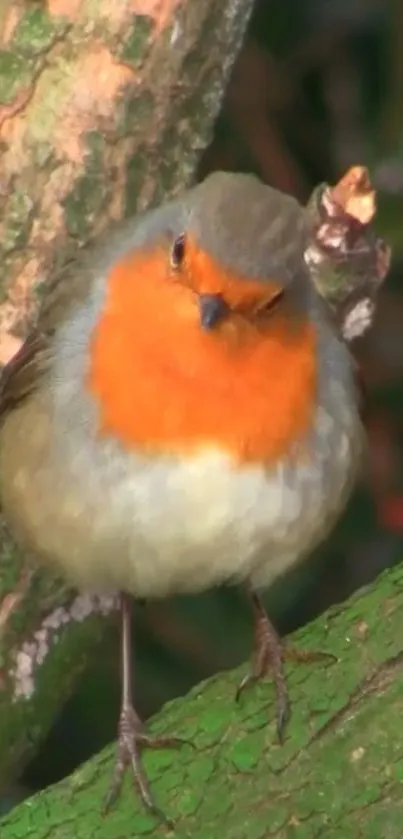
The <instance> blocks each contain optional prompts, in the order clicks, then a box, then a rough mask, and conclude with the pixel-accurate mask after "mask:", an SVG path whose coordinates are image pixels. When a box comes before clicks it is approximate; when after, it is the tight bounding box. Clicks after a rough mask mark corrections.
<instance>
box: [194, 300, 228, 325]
mask: <svg viewBox="0 0 403 839" xmlns="http://www.w3.org/2000/svg"><path fill="white" fill-rule="evenodd" d="M199 309H200V323H201V325H202V327H203V329H205V330H206V331H207V330H210V329H214V327H215V326H217V324H218V323H219V322H220V321H221V320H222V319H223V318H224V317H225V316H226V315H227V314H228V312H229V308H228V305H227V303H226V302H225V300H224V299H223V298H222V297H221V295H219V294H201V295H200V296H199Z"/></svg>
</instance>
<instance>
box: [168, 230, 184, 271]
mask: <svg viewBox="0 0 403 839" xmlns="http://www.w3.org/2000/svg"><path fill="white" fill-rule="evenodd" d="M184 256H185V234H184V233H181V235H180V236H178V238H177V239H175V241H174V243H173V245H172V250H171V265H172V268H179V266H180V265H181V263H182V262H183V258H184Z"/></svg>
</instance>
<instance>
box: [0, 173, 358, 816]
mask: <svg viewBox="0 0 403 839" xmlns="http://www.w3.org/2000/svg"><path fill="white" fill-rule="evenodd" d="M308 236H309V225H308V222H307V214H306V211H305V209H304V208H303V207H302V205H301V204H299V202H298V201H297V200H296V199H295V198H293V197H292V196H290V195H286V194H283V193H281V192H279V191H277V190H275V189H273V188H272V187H270V186H268V185H267V184H265V183H263V182H261V181H260V180H259V178H257V177H256V176H254V175H251V174H244V173H232V172H213V173H212V174H210V175H208V176H207V178H206V179H205V180H203V181H202V182H201V183H198V184H196V185H195V186H192V187H191V188H189V189H187V190H186V191H185V192H183V193H182V194H180V195H178V196H177V197H175V198H172V199H171V200H169V201H167V202H165V203H163V204H162V205H161V206H159V207H157V208H154V209H151V210H149V211H147V212H145V213H143V214H139V215H138V216H137V217H135V218H133V219H129V220H128V221H125V222H123V223H121V224H120V225H118V227H117V228H116V229H115V230H114V231H109V232H107V233H105V234H104V235H103V237H102V241H101V242H98V243H97V244H96V245H95V246H93V247H92V248H91V249H90V250H89V251H86V252H85V253H84V254H79V255H78V258H77V259H76V260H74V262H73V263H72V264H70V265H69V266H68V267H67V268H66V269H64V270H62V271H60V272H59V273H58V274H57V275H56V276H55V278H54V279H53V281H51V283H50V284H49V286H48V289H47V293H46V296H45V297H44V300H43V303H42V308H41V310H40V313H39V316H38V319H37V323H36V325H35V326H34V327H33V328H32V329H31V331H30V333H29V334H28V337H27V338H26V340H25V342H24V343H23V345H22V347H21V348H20V350H19V351H18V352H17V353H16V355H15V356H14V358H12V359H11V361H10V362H9V363H8V364H7V365H6V367H5V368H4V369H3V372H2V377H1V380H0V500H1V506H2V510H3V512H4V515H5V518H6V521H7V522H8V525H9V527H10V529H11V531H12V533H13V535H14V538H15V540H16V542H17V544H18V545H20V546H21V548H22V549H23V550H25V551H26V552H27V553H29V555H30V556H32V557H34V558H35V560H36V561H38V562H39V563H42V564H44V565H48V566H49V567H51V568H53V569H54V570H57V571H58V572H60V574H61V575H63V576H64V577H65V578H66V579H68V580H70V581H71V582H72V583H73V584H74V585H75V586H76V587H77V588H79V589H81V590H88V589H91V590H94V589H95V590H97V591H108V592H117V593H119V596H120V603H121V638H122V641H121V655H122V671H123V675H122V703H121V710H120V717H119V724H118V743H117V755H116V764H115V768H114V774H113V778H112V783H111V788H110V792H109V795H108V799H107V806H108V807H109V806H110V805H111V803H112V802H113V801H115V800H116V798H117V797H118V795H119V793H120V789H121V784H122V779H123V776H124V774H125V772H126V770H127V769H129V770H131V771H132V772H133V774H134V778H135V780H136V783H137V789H138V792H139V794H140V796H141V799H142V801H143V802H144V805H145V806H146V807H147V808H148V809H150V810H152V811H153V812H155V813H159V814H160V815H161V811H160V810H159V808H158V806H157V804H156V802H155V800H154V797H153V793H152V790H151V788H150V785H149V782H148V779H147V777H146V773H145V771H144V768H143V765H142V752H143V749H144V748H146V747H158V746H161V747H165V746H176V745H178V744H180V742H181V741H180V738H178V737H176V736H172V737H152V736H151V734H149V733H147V729H146V727H145V725H144V724H143V722H142V721H141V720H140V718H139V716H138V714H137V712H136V710H135V702H134V698H133V695H132V670H133V661H132V648H131V646H132V640H131V634H130V621H131V614H132V608H133V601H135V600H136V599H138V600H146V601H147V600H150V599H158V598H165V597H168V596H170V595H173V594H176V595H177V594H189V593H198V592H202V591H204V590H207V589H210V588H212V587H216V586H221V585H223V584H227V585H239V586H241V587H243V588H244V590H245V592H246V593H247V596H248V598H249V599H250V601H251V604H252V608H253V615H254V624H255V649H254V656H253V659H252V665H251V670H250V672H249V673H248V675H247V676H246V677H245V679H244V680H243V682H242V683H241V685H240V687H239V691H238V695H239V694H240V692H241V691H242V690H243V689H244V688H245V687H246V686H247V685H248V684H250V683H252V682H254V681H257V680H259V679H261V678H264V677H266V676H268V675H270V674H271V675H272V677H273V679H274V684H275V689H276V714H277V727H278V732H279V736H282V734H283V731H284V727H285V725H286V723H287V722H288V718H289V714H290V703H289V698H288V691H287V685H286V680H285V675H284V667H283V662H284V655H285V654H284V647H283V645H282V642H281V640H280V638H279V636H278V634H277V632H276V629H275V627H274V626H273V624H272V623H271V621H270V618H269V616H268V614H267V612H266V611H265V608H264V605H263V602H262V598H261V593H262V591H263V590H264V589H265V588H268V587H270V586H271V585H272V584H273V582H274V581H275V580H277V579H278V578H279V577H281V576H284V575H286V573H287V571H289V570H290V569H291V568H293V567H295V566H296V565H297V564H299V563H300V562H302V561H303V560H304V558H305V557H307V556H308V554H309V553H310V552H311V551H312V550H313V549H314V548H315V547H316V546H317V545H319V544H320V543H321V542H322V541H323V540H324V539H325V537H326V536H327V534H328V533H329V531H330V530H331V528H332V527H333V526H334V524H335V523H336V521H337V519H338V517H339V516H340V515H341V513H342V511H343V509H344V507H345V506H346V504H347V501H348V498H349V495H350V493H351V491H352V488H353V486H354V483H355V481H356V479H357V476H358V474H359V471H360V468H361V464H362V460H363V453H364V450H365V435H364V430H363V426H362V422H361V418H360V410H359V396H358V392H357V382H356V376H355V365H354V362H353V359H352V355H351V352H350V349H349V347H348V346H347V344H346V343H345V341H344V340H343V337H342V336H341V334H339V332H338V330H337V327H336V325H335V324H334V322H333V321H332V319H331V318H330V316H329V312H328V310H327V307H326V303H325V301H324V300H323V299H322V298H321V297H320V295H319V293H318V291H317V290H316V288H315V286H314V284H313V282H312V281H311V278H310V275H309V270H308V268H307V265H306V263H305V261H304V253H305V250H306V246H307V240H308Z"/></svg>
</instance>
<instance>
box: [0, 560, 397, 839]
mask: <svg viewBox="0 0 403 839" xmlns="http://www.w3.org/2000/svg"><path fill="white" fill-rule="evenodd" d="M402 639H403V569H402V568H397V569H394V570H393V571H389V572H387V573H385V574H383V575H382V576H381V577H380V578H379V579H378V580H377V582H376V583H375V584H374V585H372V586H371V587H369V588H368V589H366V590H364V591H362V592H361V593H358V594H357V595H355V596H354V597H353V598H352V599H351V600H349V601H348V602H347V603H345V604H343V605H341V606H337V607H335V608H333V609H331V610H330V611H329V612H328V613H327V614H325V615H323V616H322V617H320V618H319V619H318V620H316V621H315V622H314V623H312V624H311V625H309V626H307V627H305V628H304V629H303V630H302V631H300V632H299V633H298V634H297V635H296V636H295V638H293V642H294V641H296V646H298V648H305V649H310V650H323V651H326V652H330V653H333V654H334V655H335V656H336V657H337V661H335V662H334V663H333V662H331V663H329V664H326V665H325V664H324V662H323V661H318V662H317V663H315V664H309V665H302V664H297V665H293V666H292V667H287V672H288V683H289V689H290V696H291V701H292V718H291V723H290V725H289V729H288V733H287V737H286V740H285V743H284V745H283V746H279V745H278V743H277V742H276V735H275V727H274V715H273V703H274V693H273V688H272V686H271V685H270V684H269V683H267V682H266V683H264V684H261V685H259V687H257V688H255V689H251V690H250V692H249V693H248V694H245V696H244V697H243V700H242V701H241V703H240V704H239V705H236V704H235V702H234V692H235V686H236V685H237V683H238V682H239V679H240V678H241V676H242V675H243V673H244V672H245V669H244V668H240V669H239V670H236V671H233V672H229V673H224V674H221V675H219V676H217V677H216V678H213V679H210V680H209V681H207V682H205V683H204V684H201V685H199V686H198V687H197V688H195V689H193V690H192V691H191V692H190V693H189V695H188V696H187V697H185V698H184V699H179V700H176V701H174V702H171V703H169V704H168V705H166V707H165V708H164V709H163V711H162V712H161V713H160V714H159V715H158V716H157V717H156V718H155V719H154V721H153V723H152V726H151V727H152V729H153V730H154V731H156V732H157V731H158V732H167V733H172V734H175V735H177V736H180V737H184V738H189V739H192V740H193V742H194V745H195V747H196V748H195V749H192V748H191V747H190V746H184V747H182V750H181V751H175V752H168V751H167V752H150V753H147V755H146V756H145V765H146V768H147V771H148V775H149V778H150V780H151V781H152V784H153V789H154V792H155V794H156V797H157V799H158V803H159V805H160V806H161V807H162V808H163V810H164V811H165V813H166V814H167V815H168V816H170V817H171V818H172V819H174V821H175V832H174V835H175V837H178V838H179V837H180V839H185V837H189V839H190V837H191V839H196V837H211V836H214V837H215V836H217V837H218V836H222V837H231V839H252V837H253V839H266V837H269V836H270V837H276V839H292V838H293V837H294V836H295V837H297V839H301V837H303V839H319V837H326V839H350V837H351V839H358V837H365V839H371V837H374V839H375V837H376V839H379V837H380V836H381V837H382V839H400V836H401V829H402V819H403V796H402V777H403V761H402V754H403V734H402V724H401V720H402V698H403V640H402ZM113 756H114V749H113V748H112V747H110V748H107V749H105V751H103V752H102V753H101V754H100V755H98V756H97V757H95V758H93V759H92V760H91V761H89V762H88V763H87V764H85V765H83V766H82V767H81V768H80V769H78V770H77V771H76V772H75V773H74V774H73V775H72V776H71V777H70V778H67V779H66V780H64V781H63V782H61V783H59V784H58V785H56V786H55V787H53V788H49V789H48V790H45V791H44V792H42V793H40V794H38V795H37V796H35V797H34V798H33V799H31V800H28V801H26V802H24V803H23V804H21V805H19V806H18V807H17V808H16V809H15V810H14V811H13V812H12V813H10V814H9V816H8V817H6V818H5V819H4V820H3V821H2V822H1V823H0V832H1V837H2V839H17V837H18V838H19V837H31V836H32V839H123V837H129V836H142V835H149V834H152V835H154V833H153V831H154V830H156V824H157V823H156V821H155V820H154V819H153V818H152V817H151V816H149V815H148V814H146V813H145V812H144V810H143V809H142V807H141V805H140V804H139V802H138V799H137V797H136V796H135V795H134V794H133V790H132V787H131V784H129V783H127V784H126V785H125V788H124V790H123V793H122V797H121V799H120V801H119V802H118V803H117V804H116V805H115V809H114V810H113V811H112V812H111V813H110V814H109V815H108V816H107V817H103V816H101V814H100V807H101V804H102V799H103V796H104V795H105V792H106V790H107V786H108V782H109V778H110V773H111V771H112V759H113ZM157 833H158V836H164V835H168V834H169V831H168V830H167V829H166V828H165V827H163V826H160V827H158V830H157ZM155 835H156V834H155ZM169 835H172V834H169Z"/></svg>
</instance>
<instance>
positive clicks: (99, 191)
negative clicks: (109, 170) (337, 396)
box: [63, 131, 111, 239]
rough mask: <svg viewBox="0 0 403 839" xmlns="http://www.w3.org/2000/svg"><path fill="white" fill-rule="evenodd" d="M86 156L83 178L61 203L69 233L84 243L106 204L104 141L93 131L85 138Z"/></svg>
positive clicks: (107, 185)
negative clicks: (94, 220)
mask: <svg viewBox="0 0 403 839" xmlns="http://www.w3.org/2000/svg"><path fill="white" fill-rule="evenodd" d="M86 144H87V149H88V154H87V157H86V171H85V174H84V175H83V176H82V177H81V178H79V179H78V180H77V181H76V183H75V185H74V188H73V190H72V192H71V193H70V195H68V196H67V197H66V198H65V200H64V202H63V206H64V210H65V218H66V225H67V228H68V231H69V233H70V234H71V235H72V236H74V237H77V238H79V239H81V238H82V239H84V238H85V237H86V236H87V235H88V233H89V232H90V230H91V226H92V223H93V219H94V216H95V215H96V214H97V213H98V211H99V209H100V208H101V206H102V205H103V203H104V201H105V200H106V196H107V195H108V193H109V191H110V189H111V186H110V185H109V184H107V183H106V180H105V172H104V169H103V155H104V149H105V138H104V137H103V135H102V134H100V133H99V132H97V131H92V132H90V133H88V134H87V136H86Z"/></svg>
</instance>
